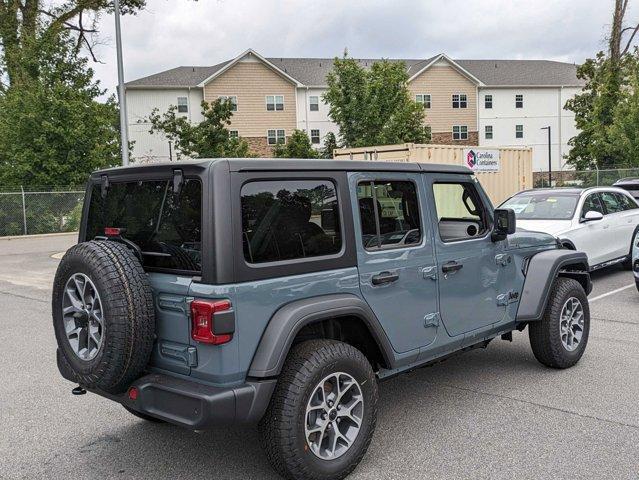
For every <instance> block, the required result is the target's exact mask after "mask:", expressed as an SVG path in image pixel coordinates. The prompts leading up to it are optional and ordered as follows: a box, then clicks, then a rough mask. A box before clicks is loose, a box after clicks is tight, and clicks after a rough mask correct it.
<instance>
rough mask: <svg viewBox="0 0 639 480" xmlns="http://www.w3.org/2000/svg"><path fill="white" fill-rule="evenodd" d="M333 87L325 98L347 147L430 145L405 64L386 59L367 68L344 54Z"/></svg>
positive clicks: (335, 70)
mask: <svg viewBox="0 0 639 480" xmlns="http://www.w3.org/2000/svg"><path fill="white" fill-rule="evenodd" d="M327 83H328V90H327V91H326V92H325V93H324V95H323V99H324V101H325V102H326V103H328V104H329V106H330V109H329V116H330V118H331V119H332V120H333V122H335V123H336V124H337V125H338V127H339V131H340V142H341V143H342V144H343V145H344V146H345V147H361V146H369V145H388V144H393V143H403V142H415V143H426V142H428V141H429V140H430V133H429V130H428V129H427V128H426V127H425V126H424V108H423V106H422V105H420V104H418V103H416V102H415V101H414V100H413V99H412V98H411V95H410V92H409V90H408V73H407V72H406V68H405V65H404V63H403V62H391V61H388V60H381V61H379V62H375V63H373V65H372V66H371V67H370V69H366V68H364V67H362V66H361V65H360V64H359V63H358V62H357V61H355V60H354V59H352V58H348V55H347V54H346V53H344V57H343V58H341V59H340V58H335V61H334V66H333V70H332V71H331V72H330V73H329V74H328V76H327Z"/></svg>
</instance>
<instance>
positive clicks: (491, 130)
mask: <svg viewBox="0 0 639 480" xmlns="http://www.w3.org/2000/svg"><path fill="white" fill-rule="evenodd" d="M488 129H490V132H489V131H488ZM494 131H495V130H494V129H493V126H492V125H485V126H484V139H485V140H492V139H493V138H494ZM489 133H490V137H488V134H489Z"/></svg>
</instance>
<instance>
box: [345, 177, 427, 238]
mask: <svg viewBox="0 0 639 480" xmlns="http://www.w3.org/2000/svg"><path fill="white" fill-rule="evenodd" d="M357 200H358V203H359V215H360V219H361V225H362V242H363V244H364V248H366V249H367V250H379V249H388V248H401V247H406V246H410V245H415V244H418V243H420V241H421V238H422V234H421V226H420V221H419V202H418V200H417V189H416V188H415V184H414V183H413V182H407V181H375V182H361V183H360V184H359V185H358V186H357Z"/></svg>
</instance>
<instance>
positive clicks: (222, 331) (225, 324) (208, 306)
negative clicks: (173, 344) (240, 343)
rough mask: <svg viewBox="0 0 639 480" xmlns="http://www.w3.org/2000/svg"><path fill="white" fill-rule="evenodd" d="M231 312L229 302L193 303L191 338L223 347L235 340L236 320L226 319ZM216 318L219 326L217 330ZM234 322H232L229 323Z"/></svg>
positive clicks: (202, 301) (195, 301) (209, 301)
mask: <svg viewBox="0 0 639 480" xmlns="http://www.w3.org/2000/svg"><path fill="white" fill-rule="evenodd" d="M224 313H227V314H228V313H232V312H231V302H229V301H228V300H193V301H192V302H191V321H192V322H193V325H192V328H191V338H193V340H196V341H198V342H202V343H210V344H212V345H222V344H223V343H228V342H230V341H231V339H232V338H233V331H234V329H235V320H234V319H232V318H231V319H229V318H225V317H224V316H223V314H224ZM216 317H217V318H218V320H219V322H218V323H219V325H218V328H217V330H216ZM229 320H232V321H229Z"/></svg>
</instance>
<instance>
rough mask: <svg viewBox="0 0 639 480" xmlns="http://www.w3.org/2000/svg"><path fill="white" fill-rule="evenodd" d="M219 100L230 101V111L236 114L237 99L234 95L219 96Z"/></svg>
mask: <svg viewBox="0 0 639 480" xmlns="http://www.w3.org/2000/svg"><path fill="white" fill-rule="evenodd" d="M219 99H220V100H230V101H231V111H232V112H237V97H236V96H235V95H220V96H219Z"/></svg>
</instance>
